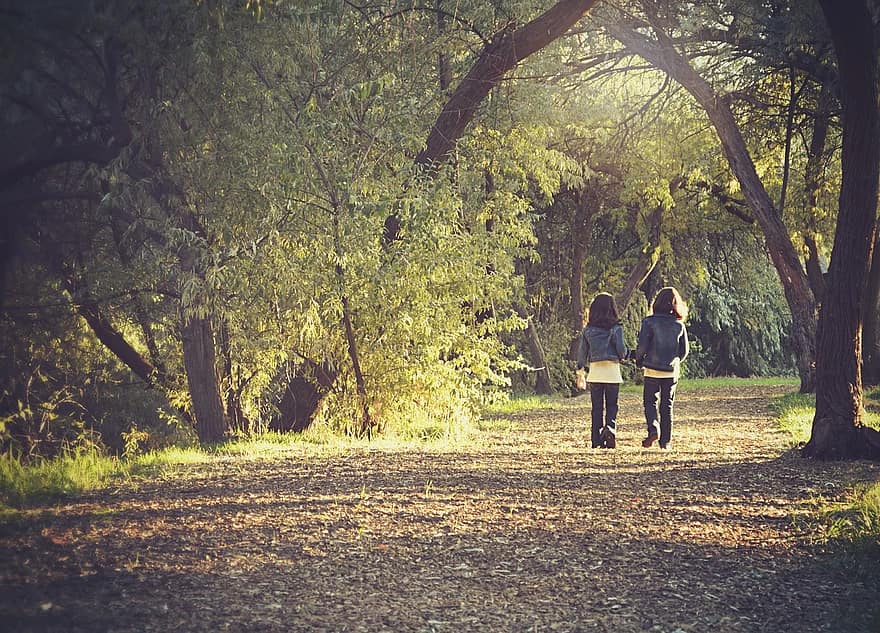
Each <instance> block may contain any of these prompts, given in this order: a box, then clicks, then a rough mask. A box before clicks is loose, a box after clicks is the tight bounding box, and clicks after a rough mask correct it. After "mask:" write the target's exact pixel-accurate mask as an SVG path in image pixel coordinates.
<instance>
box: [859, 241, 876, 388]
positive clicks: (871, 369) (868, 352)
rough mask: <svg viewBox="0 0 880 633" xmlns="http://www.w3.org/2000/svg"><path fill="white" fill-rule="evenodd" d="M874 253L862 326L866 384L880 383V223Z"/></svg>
mask: <svg viewBox="0 0 880 633" xmlns="http://www.w3.org/2000/svg"><path fill="white" fill-rule="evenodd" d="M874 231H875V235H874V254H873V255H872V257H871V272H870V273H869V274H868V286H867V289H866V290H865V308H864V324H863V326H862V354H863V356H864V358H863V364H862V380H863V382H864V384H865V385H871V386H874V385H880V225H877V226H875V228H874Z"/></svg>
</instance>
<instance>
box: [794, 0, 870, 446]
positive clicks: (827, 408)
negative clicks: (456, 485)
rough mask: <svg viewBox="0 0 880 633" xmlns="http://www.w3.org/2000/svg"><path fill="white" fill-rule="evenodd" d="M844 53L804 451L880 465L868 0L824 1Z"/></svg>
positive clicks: (836, 44) (836, 46)
mask: <svg viewBox="0 0 880 633" xmlns="http://www.w3.org/2000/svg"><path fill="white" fill-rule="evenodd" d="M820 4H821V5H822V11H823V13H824V15H825V19H826V21H827V23H828V28H829V29H830V31H831V37H832V40H833V42H834V50H835V53H836V55H837V67H838V75H839V92H840V100H841V103H842V105H843V154H842V160H841V168H842V171H843V181H842V185H841V188H840V208H839V211H838V216H837V231H836V233H835V236H834V248H833V250H832V253H831V265H830V267H829V270H828V283H827V286H826V288H825V294H824V297H823V301H822V307H821V309H820V311H819V326H818V345H817V357H816V365H817V368H816V373H817V379H818V385H817V389H816V416H815V418H814V419H813V429H812V434H811V436H810V441H809V442H808V443H807V445H806V446H805V447H804V449H803V454H804V456H806V457H812V458H816V459H825V460H833V459H854V458H861V457H866V458H871V459H877V460H880V433H878V432H877V431H875V430H873V429H870V428H867V427H865V426H863V425H862V411H863V407H862V376H861V360H862V349H861V343H862V341H861V338H862V306H863V301H864V296H865V288H866V282H867V277H868V271H869V270H870V263H871V250H872V248H873V246H874V240H875V226H876V218H877V191H878V178H880V102H878V77H877V56H876V55H877V49H876V47H875V40H874V28H873V23H872V20H871V13H870V11H869V9H868V5H867V3H866V2H865V1H864V0H845V1H843V2H831V1H830V0H820Z"/></svg>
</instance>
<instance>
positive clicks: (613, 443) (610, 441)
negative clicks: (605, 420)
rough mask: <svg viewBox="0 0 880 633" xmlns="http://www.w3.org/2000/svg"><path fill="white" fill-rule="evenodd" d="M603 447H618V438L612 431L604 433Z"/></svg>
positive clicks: (606, 430)
mask: <svg viewBox="0 0 880 633" xmlns="http://www.w3.org/2000/svg"><path fill="white" fill-rule="evenodd" d="M602 446H604V447H605V448H616V447H617V437H616V436H615V435H614V433H613V432H612V431H609V430H608V429H607V428H606V429H605V431H603V433H602Z"/></svg>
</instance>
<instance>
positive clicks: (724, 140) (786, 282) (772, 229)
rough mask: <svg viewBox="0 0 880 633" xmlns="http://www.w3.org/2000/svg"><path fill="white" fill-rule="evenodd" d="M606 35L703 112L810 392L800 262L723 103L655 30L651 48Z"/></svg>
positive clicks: (637, 39)
mask: <svg viewBox="0 0 880 633" xmlns="http://www.w3.org/2000/svg"><path fill="white" fill-rule="evenodd" d="M605 28H606V29H607V30H608V32H609V33H610V34H611V35H612V36H613V37H614V38H615V39H617V40H618V41H619V42H621V43H622V44H623V45H624V46H626V47H627V48H628V49H629V50H631V51H632V52H633V53H635V54H637V55H639V56H640V57H643V58H644V59H646V60H648V61H649V62H650V63H652V64H653V65H654V66H656V67H657V68H659V69H661V70H663V71H665V72H666V73H667V74H669V76H670V77H672V78H673V79H675V81H676V82H678V83H679V84H680V85H681V86H682V87H683V88H685V90H687V91H688V92H689V93H690V94H691V95H692V96H693V97H694V99H696V101H697V103H699V104H700V106H701V107H702V108H703V109H704V110H705V111H706V114H707V115H708V117H709V120H710V121H711V123H712V125H713V127H714V128H715V131H716V133H717V134H718V138H719V140H720V141H721V147H722V151H723V152H724V156H725V158H726V159H727V162H728V164H729V165H730V168H731V170H732V171H733V173H734V175H735V176H736V178H737V180H738V181H739V183H740V186H741V187H742V190H743V194H744V195H745V198H746V202H747V203H748V205H749V207H750V208H751V209H752V212H753V213H754V214H755V218H756V219H757V220H758V223H759V224H760V226H761V229H762V231H763V233H764V239H765V243H766V246H767V250H768V252H769V253H770V259H771V260H772V262H773V265H774V267H775V268H776V272H777V274H778V275H779V279H780V281H781V283H782V288H783V291H784V292H785V298H786V301H787V302H788V307H789V310H790V311H791V319H792V331H791V340H792V344H793V347H794V349H795V357H796V361H797V368H798V374H799V375H800V379H801V392H804V393H805V392H809V391H813V390H814V389H815V384H816V373H815V367H814V364H813V362H814V358H815V344H816V307H815V302H814V299H813V294H812V291H811V289H810V285H809V283H808V281H807V276H806V273H805V272H804V269H803V266H802V265H801V262H800V257H799V256H798V253H797V251H796V249H795V248H794V244H792V241H791V238H790V237H789V235H788V231H787V230H786V228H785V225H784V224H783V223H782V219H781V218H780V215H779V213H777V211H776V208H775V206H774V205H773V201H772V200H771V199H770V196H769V195H768V193H767V190H766V189H765V188H764V185H763V183H762V182H761V180H760V178H759V177H758V174H757V172H756V171H755V164H754V162H753V161H752V158H751V155H750V154H749V151H748V148H747V147H746V144H745V141H744V140H743V137H742V134H741V133H740V130H739V126H738V124H737V122H736V118H735V117H734V116H733V112H731V110H730V108H729V107H728V105H727V102H726V101H725V99H724V98H723V97H722V96H720V95H719V94H717V93H716V92H715V90H714V89H713V88H712V86H711V85H710V84H709V82H708V81H706V80H705V79H704V78H703V77H702V76H700V74H699V73H697V72H696V71H695V70H694V69H693V67H692V66H691V65H690V63H689V62H688V60H687V59H686V58H684V57H683V56H682V55H681V54H680V53H679V52H678V51H677V50H676V48H675V46H674V44H673V43H672V41H671V40H670V39H669V37H668V36H667V35H666V34H665V33H663V32H662V31H661V30H660V29H657V30H656V31H655V32H656V34H657V38H658V39H657V41H656V42H652V41H650V40H648V39H647V38H645V37H644V36H642V35H640V34H639V33H637V32H635V31H633V30H630V29H627V28H624V27H621V26H619V25H614V24H605Z"/></svg>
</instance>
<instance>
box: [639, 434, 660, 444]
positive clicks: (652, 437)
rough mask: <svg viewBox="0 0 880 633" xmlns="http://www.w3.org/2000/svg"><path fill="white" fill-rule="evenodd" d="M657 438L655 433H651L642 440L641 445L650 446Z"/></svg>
mask: <svg viewBox="0 0 880 633" xmlns="http://www.w3.org/2000/svg"><path fill="white" fill-rule="evenodd" d="M657 438H658V436H657V434H656V433H651V434H650V435H648V437H646V438H645V439H643V440H642V446H644V447H645V448H651V445H652V444H653V443H654V442H656V441H657Z"/></svg>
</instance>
